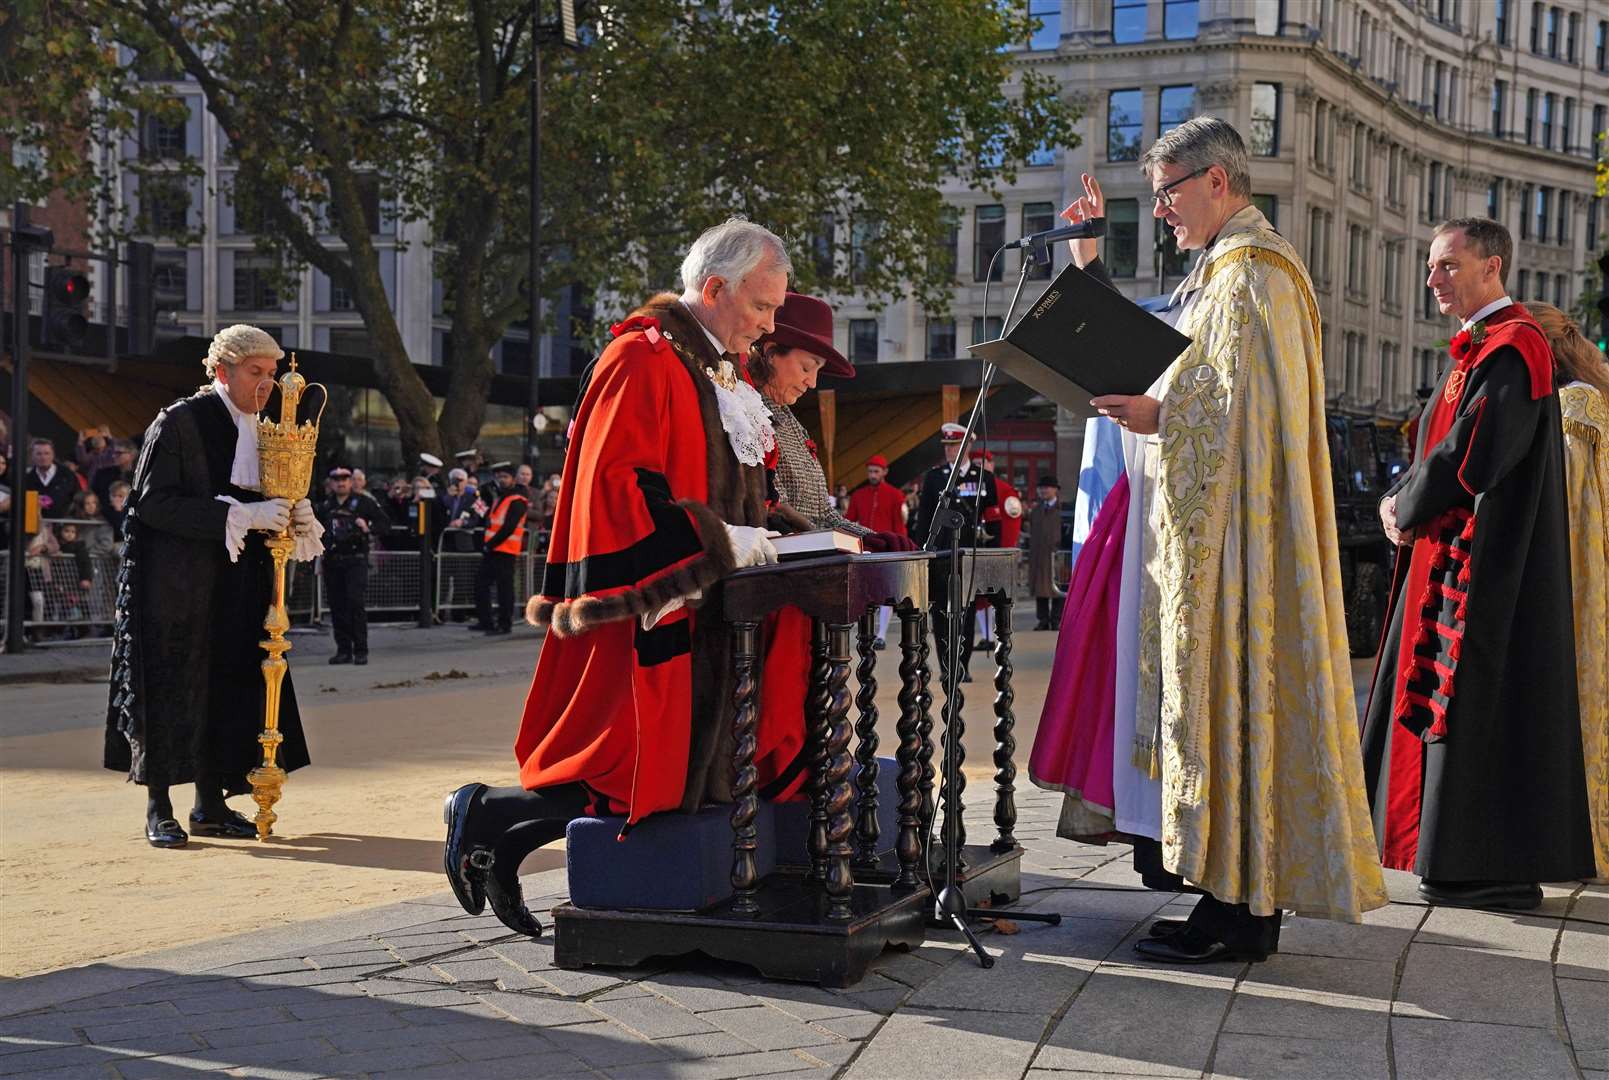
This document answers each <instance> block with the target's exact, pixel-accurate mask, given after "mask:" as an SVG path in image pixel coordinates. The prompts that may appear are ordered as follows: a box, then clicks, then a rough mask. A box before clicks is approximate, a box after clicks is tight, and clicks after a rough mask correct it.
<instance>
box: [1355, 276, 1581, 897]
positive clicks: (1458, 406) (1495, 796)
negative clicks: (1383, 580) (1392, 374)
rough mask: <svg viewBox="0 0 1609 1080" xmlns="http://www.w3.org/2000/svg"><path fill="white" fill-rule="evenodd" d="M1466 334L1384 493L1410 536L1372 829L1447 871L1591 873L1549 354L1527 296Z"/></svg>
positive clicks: (1372, 735)
mask: <svg viewBox="0 0 1609 1080" xmlns="http://www.w3.org/2000/svg"><path fill="white" fill-rule="evenodd" d="M1472 329H1473V330H1474V331H1475V332H1474V334H1473V335H1471V333H1470V331H1460V333H1459V334H1458V336H1456V337H1455V338H1454V339H1453V342H1452V350H1451V352H1452V358H1453V362H1452V363H1451V364H1450V365H1449V366H1448V370H1447V372H1446V374H1445V375H1444V376H1443V378H1442V381H1441V385H1440V386H1439V387H1438V388H1437V391H1436V393H1435V395H1434V396H1433V397H1432V398H1431V399H1430V401H1429V402H1428V403H1427V405H1426V407H1425V412H1424V415H1423V416H1422V417H1421V418H1420V423H1419V438H1418V443H1417V446H1416V448H1415V450H1416V452H1415V457H1414V464H1413V466H1412V467H1411V468H1409V470H1408V471H1407V473H1405V474H1404V476H1403V477H1402V479H1401V480H1400V481H1399V482H1398V484H1397V485H1396V487H1394V488H1393V489H1392V491H1391V492H1390V493H1388V495H1395V497H1396V509H1397V523H1398V525H1399V526H1400V527H1401V528H1402V530H1403V532H1404V533H1409V532H1411V533H1412V534H1413V542H1412V545H1411V546H1408V547H1403V548H1401V549H1400V550H1399V552H1398V556H1397V569H1396V574H1395V580H1394V581H1393V584H1392V600H1391V613H1390V617H1389V619H1388V621H1387V629H1386V632H1385V637H1384V640H1383V641H1382V643H1381V649H1380V658H1379V660H1378V663H1377V667H1376V669H1375V678H1374V687H1373V691H1372V693H1371V695H1370V699H1369V705H1368V708H1367V709H1366V711H1365V715H1364V729H1363V755H1364V770H1365V776H1366V780H1367V783H1368V786H1369V794H1370V803H1371V806H1372V809H1373V817H1374V827H1375V837H1376V839H1377V841H1378V842H1379V845H1380V857H1381V862H1382V863H1383V864H1384V865H1386V866H1388V867H1391V868H1393V869H1398V870H1411V871H1413V872H1414V873H1416V874H1418V875H1420V876H1421V877H1424V878H1430V879H1432V880H1436V881H1453V882H1457V881H1506V882H1537V881H1562V880H1568V879H1571V878H1577V877H1583V876H1591V874H1592V872H1593V857H1592V842H1591V837H1590V835H1589V822H1588V818H1587V795H1586V783H1585V776H1584V773H1583V766H1582V756H1581V727H1580V720H1579V715H1578V710H1577V701H1576V668H1575V664H1576V657H1575V649H1574V634H1573V630H1572V612H1571V603H1570V545H1569V534H1568V532H1567V530H1568V528H1569V523H1568V521H1567V517H1566V503H1565V488H1564V463H1563V434H1562V429H1561V426H1560V419H1559V402H1558V397H1557V395H1556V394H1555V392H1554V387H1553V383H1552V371H1553V358H1552V354H1551V352H1550V351H1549V349H1548V345H1547V340H1546V338H1545V337H1544V336H1543V334H1542V331H1541V328H1540V327H1539V326H1537V324H1536V322H1535V320H1534V319H1532V318H1531V315H1530V313H1529V312H1527V311H1526V310H1525V308H1524V307H1522V306H1520V305H1518V304H1514V305H1510V306H1509V307H1506V308H1503V309H1501V310H1499V311H1497V312H1495V313H1494V314H1492V315H1490V316H1489V317H1488V318H1486V319H1485V320H1483V321H1482V322H1481V323H1478V324H1476V327H1474V328H1472ZM1599 660H1601V658H1599ZM1589 662H1599V661H1589Z"/></svg>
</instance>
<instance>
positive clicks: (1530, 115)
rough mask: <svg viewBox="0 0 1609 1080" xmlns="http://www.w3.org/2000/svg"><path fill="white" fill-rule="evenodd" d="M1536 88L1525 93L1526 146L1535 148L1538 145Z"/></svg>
mask: <svg viewBox="0 0 1609 1080" xmlns="http://www.w3.org/2000/svg"><path fill="white" fill-rule="evenodd" d="M1537 97H1538V94H1537V92H1536V87H1534V86H1533V87H1531V89H1529V90H1527V91H1526V92H1525V145H1526V146H1533V145H1535V143H1536V99H1537Z"/></svg>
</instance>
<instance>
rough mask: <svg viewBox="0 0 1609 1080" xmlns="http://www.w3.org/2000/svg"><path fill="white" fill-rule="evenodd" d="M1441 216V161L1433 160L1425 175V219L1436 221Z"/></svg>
mask: <svg viewBox="0 0 1609 1080" xmlns="http://www.w3.org/2000/svg"><path fill="white" fill-rule="evenodd" d="M1441 218H1442V206H1441V162H1439V161H1432V162H1431V163H1430V167H1429V169H1427V170H1426V177H1425V220H1427V221H1432V222H1434V221H1440V220H1441Z"/></svg>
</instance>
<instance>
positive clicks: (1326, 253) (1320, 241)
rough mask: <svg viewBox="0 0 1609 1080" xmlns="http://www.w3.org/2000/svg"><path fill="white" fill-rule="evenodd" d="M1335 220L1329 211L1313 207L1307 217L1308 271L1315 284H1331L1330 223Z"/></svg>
mask: <svg viewBox="0 0 1609 1080" xmlns="http://www.w3.org/2000/svg"><path fill="white" fill-rule="evenodd" d="M1333 220H1334V218H1333V217H1332V216H1331V215H1330V213H1329V211H1327V210H1323V209H1320V208H1319V207H1316V206H1315V207H1313V208H1312V209H1311V210H1309V211H1308V215H1307V229H1308V232H1307V270H1308V273H1310V274H1312V275H1313V280H1314V282H1316V283H1318V284H1320V285H1325V286H1328V285H1329V283H1330V223H1331V222H1332V221H1333Z"/></svg>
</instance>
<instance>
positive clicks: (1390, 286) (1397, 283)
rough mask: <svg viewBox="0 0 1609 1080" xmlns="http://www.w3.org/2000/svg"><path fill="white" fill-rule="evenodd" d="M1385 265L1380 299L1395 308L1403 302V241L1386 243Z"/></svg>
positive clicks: (1382, 272) (1381, 276)
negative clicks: (1401, 294)
mask: <svg viewBox="0 0 1609 1080" xmlns="http://www.w3.org/2000/svg"><path fill="white" fill-rule="evenodd" d="M1384 263H1385V265H1384V266H1383V267H1382V270H1381V274H1380V279H1381V288H1380V299H1381V300H1382V301H1383V302H1384V303H1385V306H1386V307H1388V308H1391V309H1392V310H1395V309H1396V308H1397V307H1398V306H1399V305H1400V303H1401V301H1402V297H1401V296H1400V295H1399V291H1400V287H1401V284H1402V241H1401V240H1393V241H1391V242H1390V243H1388V244H1386V249H1385V259H1384Z"/></svg>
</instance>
